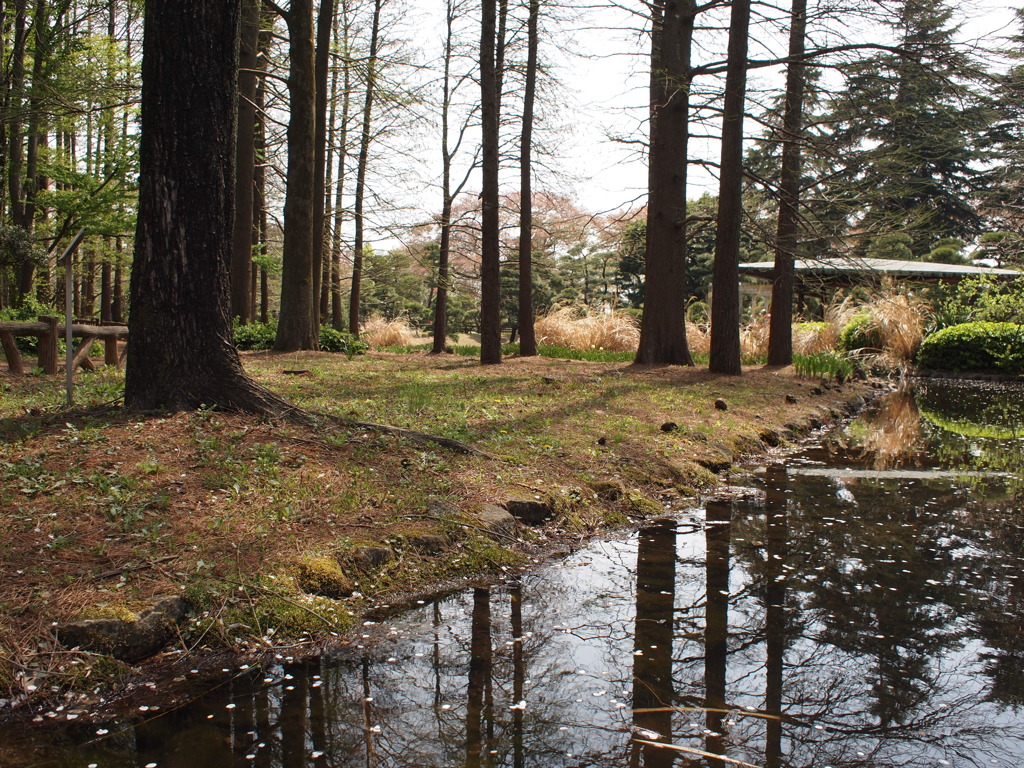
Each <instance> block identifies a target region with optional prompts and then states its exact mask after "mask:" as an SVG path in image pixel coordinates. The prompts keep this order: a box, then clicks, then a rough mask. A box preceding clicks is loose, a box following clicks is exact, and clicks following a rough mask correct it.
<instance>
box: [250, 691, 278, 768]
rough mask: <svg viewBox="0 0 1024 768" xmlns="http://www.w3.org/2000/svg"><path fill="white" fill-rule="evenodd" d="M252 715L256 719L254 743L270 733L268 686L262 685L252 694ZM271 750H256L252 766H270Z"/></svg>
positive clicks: (257, 767) (259, 767) (264, 739)
mask: <svg viewBox="0 0 1024 768" xmlns="http://www.w3.org/2000/svg"><path fill="white" fill-rule="evenodd" d="M254 699H255V702H254V706H253V709H254V710H255V711H254V716H255V720H256V743H257V744H258V743H259V742H261V741H267V740H268V739H267V737H268V735H269V734H270V727H271V726H270V688H268V687H267V686H263V687H261V688H259V689H258V690H257V691H256V693H255V695H254ZM272 756H273V750H270V749H265V748H264V749H258V750H256V759H255V760H254V761H253V766H254V768H270V766H271V759H272Z"/></svg>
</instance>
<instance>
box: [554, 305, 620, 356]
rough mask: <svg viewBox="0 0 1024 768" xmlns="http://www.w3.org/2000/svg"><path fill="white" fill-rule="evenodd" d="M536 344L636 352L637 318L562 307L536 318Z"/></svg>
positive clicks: (614, 313) (616, 313)
mask: <svg viewBox="0 0 1024 768" xmlns="http://www.w3.org/2000/svg"><path fill="white" fill-rule="evenodd" d="M534 332H535V333H536V335H537V344H538V345H541V344H543V345H550V346H556V347H568V348H569V349H580V350H583V349H605V350H611V351H616V352H635V351H636V348H637V345H638V344H639V343H640V328H639V327H638V326H637V322H636V320H634V319H633V318H632V317H631V316H630V315H627V314H625V313H623V312H608V313H601V312H593V313H589V312H581V311H579V310H576V309H573V308H572V307H563V308H561V309H556V310H555V311H554V312H550V313H548V314H546V315H544V316H543V317H540V318H538V319H537V322H536V323H535V324H534Z"/></svg>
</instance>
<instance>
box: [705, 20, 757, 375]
mask: <svg viewBox="0 0 1024 768" xmlns="http://www.w3.org/2000/svg"><path fill="white" fill-rule="evenodd" d="M749 25H750V0H733V4H732V14H731V19H730V23H729V55H728V60H727V63H726V74H725V101H724V103H723V112H722V159H721V171H720V176H719V188H718V232H717V237H716V239H715V268H714V275H713V277H712V286H713V289H714V297H715V300H714V302H713V303H712V306H711V360H710V365H709V368H710V370H712V371H713V372H715V373H725V374H730V375H739V374H740V373H742V367H741V365H740V287H739V279H740V278H739V264H740V230H741V228H742V226H743V105H744V102H745V100H746V86H747V36H748V28H749Z"/></svg>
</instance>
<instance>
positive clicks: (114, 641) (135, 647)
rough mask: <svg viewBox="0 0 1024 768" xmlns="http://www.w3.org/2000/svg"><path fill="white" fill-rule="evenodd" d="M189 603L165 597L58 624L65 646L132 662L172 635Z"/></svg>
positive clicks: (163, 643) (153, 649)
mask: <svg viewBox="0 0 1024 768" xmlns="http://www.w3.org/2000/svg"><path fill="white" fill-rule="evenodd" d="M187 610H188V605H187V603H186V602H185V600H184V599H183V598H181V597H166V598H163V599H162V600H160V601H158V602H157V603H156V604H155V605H154V606H153V607H152V608H150V609H148V610H145V611H143V612H142V613H138V614H134V613H131V611H128V613H129V614H130V616H121V617H113V616H112V617H107V618H97V619H82V620H81V621H73V622H70V623H68V624H63V625H61V626H60V627H58V628H57V637H58V639H59V640H60V642H61V644H62V645H64V646H65V647H67V648H81V649H82V650H86V651H92V652H94V653H103V654H107V655H109V656H113V657H114V658H115V659H118V660H120V661H127V662H135V661H141V660H142V659H145V658H147V657H149V656H152V655H153V654H155V653H156V652H158V651H159V650H161V649H162V648H163V647H164V646H166V645H167V644H168V643H169V642H170V641H171V640H172V639H173V638H175V637H177V625H178V623H179V622H180V621H181V620H182V619H184V618H185V615H186V613H187Z"/></svg>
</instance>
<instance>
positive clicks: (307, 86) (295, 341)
mask: <svg viewBox="0 0 1024 768" xmlns="http://www.w3.org/2000/svg"><path fill="white" fill-rule="evenodd" d="M285 19H286V21H287V22H288V60H289V64H290V67H291V69H290V70H289V72H288V95H289V101H290V108H291V114H290V116H289V118H288V185H287V190H286V192H285V200H284V245H283V248H282V255H281V310H280V312H281V314H280V316H279V319H278V323H277V339H276V340H275V341H274V349H276V350H277V351H278V352H292V351H295V350H297V349H317V348H318V347H319V337H318V335H317V334H314V333H313V322H314V315H315V314H316V306H315V301H314V296H313V210H314V208H315V206H316V205H323V201H322V200H316V199H315V198H314V196H313V188H314V180H315V176H316V174H315V171H314V153H315V147H316V129H315V120H316V117H315V112H316V110H315V106H316V104H315V102H316V79H315V67H314V63H313V60H314V47H313V2H312V0H292V2H291V5H290V6H289V11H288V14H287V16H286V17H285Z"/></svg>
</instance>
